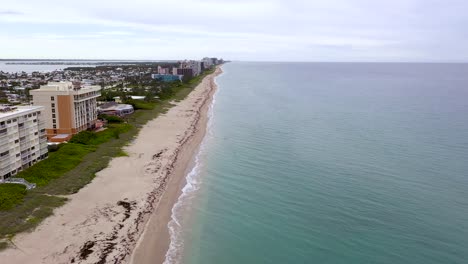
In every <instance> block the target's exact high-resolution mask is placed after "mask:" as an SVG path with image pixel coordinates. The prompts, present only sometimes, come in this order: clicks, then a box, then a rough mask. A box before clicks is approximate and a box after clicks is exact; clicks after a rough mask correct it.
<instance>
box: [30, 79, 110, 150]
mask: <svg viewBox="0 0 468 264" xmlns="http://www.w3.org/2000/svg"><path fill="white" fill-rule="evenodd" d="M30 94H31V95H32V97H33V104H34V105H35V106H44V108H45V109H44V117H45V125H46V133H47V138H48V140H49V141H50V142H63V141H68V140H69V139H70V138H71V137H72V136H73V135H74V134H76V133H78V132H81V131H84V130H87V129H90V128H94V126H95V124H96V120H97V114H98V113H97V103H96V99H97V98H98V97H99V96H100V95H101V87H99V86H81V85H80V84H79V83H74V82H49V83H48V84H47V85H42V86H41V87H40V88H39V89H36V90H31V91H30Z"/></svg>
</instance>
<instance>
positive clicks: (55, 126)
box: [52, 125, 57, 133]
mask: <svg viewBox="0 0 468 264" xmlns="http://www.w3.org/2000/svg"><path fill="white" fill-rule="evenodd" d="M52 128H57V125H52ZM54 131H56V130H54ZM54 133H55V132H54Z"/></svg>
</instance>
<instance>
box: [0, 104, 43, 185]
mask: <svg viewBox="0 0 468 264" xmlns="http://www.w3.org/2000/svg"><path fill="white" fill-rule="evenodd" d="M43 111H44V107H42V106H18V107H13V106H0V180H4V179H5V178H9V177H11V176H13V175H15V174H16V173H18V172H19V171H21V170H23V169H25V168H28V167H29V166H31V165H33V164H34V163H37V162H38V161H40V160H42V159H45V158H47V155H48V152H47V138H46V131H45V122H44V119H43Z"/></svg>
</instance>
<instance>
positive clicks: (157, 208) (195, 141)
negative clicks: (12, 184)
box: [0, 68, 221, 264]
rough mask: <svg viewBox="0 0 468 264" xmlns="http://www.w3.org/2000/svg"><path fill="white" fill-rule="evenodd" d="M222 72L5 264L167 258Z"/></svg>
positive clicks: (149, 129)
mask: <svg viewBox="0 0 468 264" xmlns="http://www.w3.org/2000/svg"><path fill="white" fill-rule="evenodd" d="M219 73H221V69H220V68H217V70H216V72H215V73H214V74H211V75H209V76H207V77H205V78H204V79H203V81H202V82H201V83H200V84H199V85H198V86H197V87H196V88H195V89H194V91H192V92H191V93H190V94H189V96H188V97H187V98H186V99H184V100H183V101H181V102H178V103H175V104H176V106H174V107H172V108H171V109H170V110H169V111H168V112H167V113H166V114H163V115H160V116H159V117H157V118H155V119H153V120H151V121H149V122H148V123H147V124H146V125H145V126H144V127H143V128H142V129H141V130H140V132H139V134H138V136H137V137H136V138H135V139H134V140H133V141H132V142H131V143H130V144H129V145H128V146H127V147H125V149H124V150H125V151H126V152H127V153H128V155H129V156H128V157H118V158H114V159H113V160H112V161H111V162H110V164H109V166H108V167H107V168H106V169H104V170H102V171H100V172H99V173H97V175H96V178H95V179H94V180H93V181H92V182H91V183H90V184H88V185H87V186H85V187H84V188H82V189H81V190H80V191H79V192H78V193H76V194H73V195H70V196H68V198H69V199H70V201H69V202H68V203H67V204H65V205H64V206H62V207H60V208H57V209H56V210H55V211H54V215H53V216H51V217H49V218H47V219H46V220H45V221H44V222H43V223H41V224H40V225H39V226H38V227H37V228H36V230H34V231H33V232H31V233H23V234H19V235H17V236H16V237H15V238H14V240H13V243H14V245H15V246H16V247H11V248H8V249H6V250H4V251H2V252H0V259H1V260H2V263H3V262H4V263H10V264H12V263H127V262H131V263H143V264H144V263H162V262H163V261H164V257H165V253H166V251H167V248H168V245H169V242H170V241H169V233H168V228H167V224H168V222H169V220H170V217H171V209H172V206H173V204H174V203H175V201H176V200H177V198H178V196H179V195H180V192H181V188H182V186H183V185H184V184H185V175H186V173H187V170H188V169H189V167H190V164H191V162H192V160H193V156H194V154H195V153H196V151H197V150H198V147H199V145H200V143H201V141H202V139H203V137H204V134H205V129H206V123H207V110H208V108H209V105H210V103H211V100H212V96H213V93H214V92H215V90H216V84H215V82H214V78H215V76H217V75H218V74H219Z"/></svg>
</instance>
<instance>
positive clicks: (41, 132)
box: [0, 58, 223, 188]
mask: <svg viewBox="0 0 468 264" xmlns="http://www.w3.org/2000/svg"><path fill="white" fill-rule="evenodd" d="M222 63H223V60H222V59H220V60H218V59H217V58H203V59H202V60H199V61H194V60H185V61H180V62H158V63H147V62H144V63H137V64H124V65H105V66H96V67H71V68H66V69H64V70H58V71H52V72H32V73H25V72H19V73H18V72H16V73H7V72H2V71H0V100H1V101H0V102H1V103H2V105H1V106H0V127H1V130H0V137H1V140H2V142H3V143H2V145H1V146H0V153H1V154H0V183H5V182H14V183H23V184H25V185H26V186H27V187H28V188H33V187H34V183H27V182H26V181H24V179H21V178H15V175H16V174H17V173H18V172H20V171H22V170H24V169H26V168H28V167H30V166H33V165H34V164H36V163H37V162H40V161H41V160H43V159H45V158H47V157H48V148H51V146H53V145H55V144H60V143H66V142H68V141H69V140H70V139H71V138H72V137H73V136H74V135H76V134H78V133H79V132H82V131H99V130H102V129H104V126H105V123H106V122H107V121H108V120H106V117H107V119H108V117H109V116H111V117H120V118H122V117H125V116H128V115H131V114H132V113H134V110H135V109H134V108H135V106H136V107H138V105H139V102H138V101H141V102H142V103H144V102H152V101H157V100H158V99H159V98H160V97H164V96H166V94H167V93H168V90H170V89H171V86H174V85H180V84H181V83H183V82H187V81H189V80H191V79H193V78H194V77H197V76H199V75H200V74H201V73H203V72H204V71H206V70H209V69H212V68H213V67H214V66H216V65H219V64H222Z"/></svg>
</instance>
